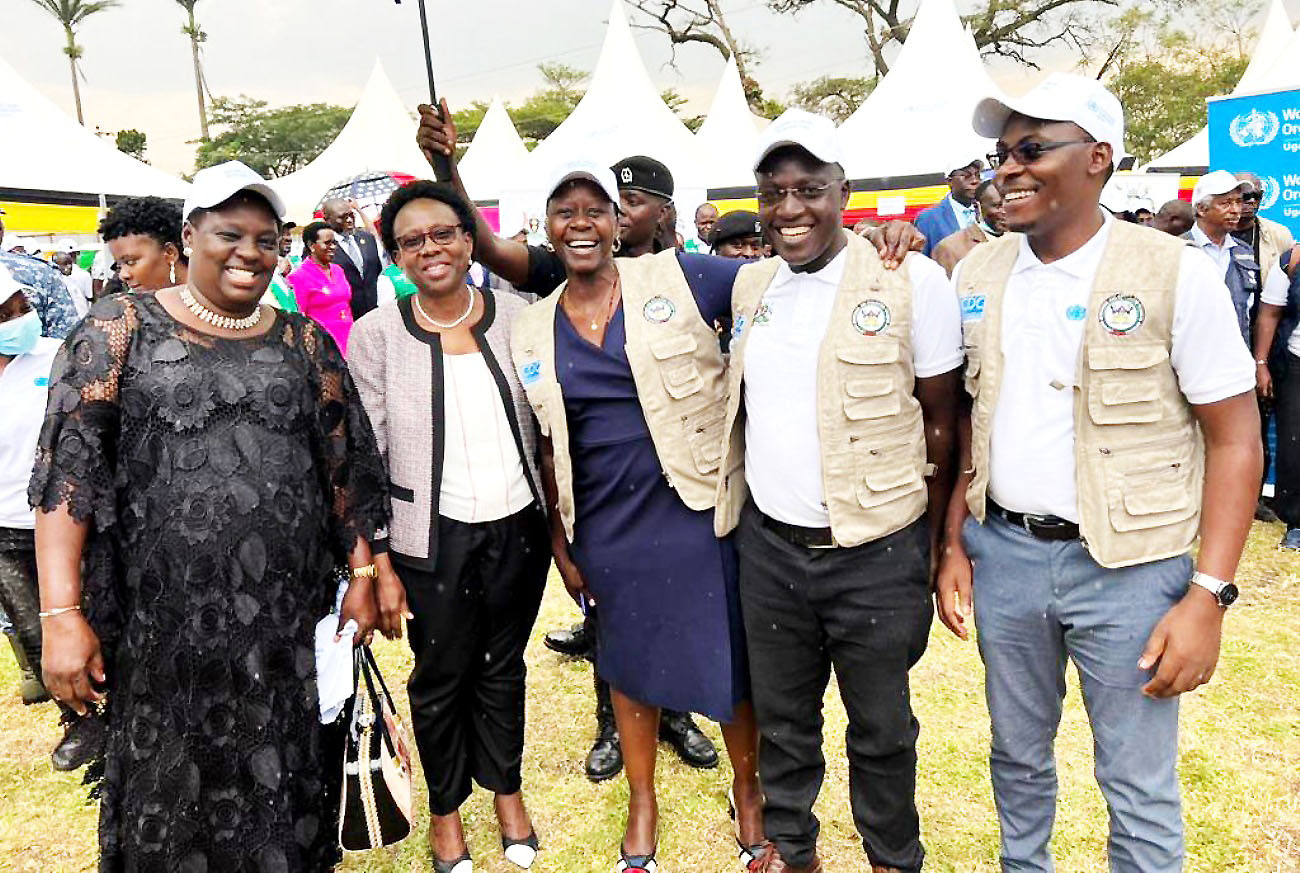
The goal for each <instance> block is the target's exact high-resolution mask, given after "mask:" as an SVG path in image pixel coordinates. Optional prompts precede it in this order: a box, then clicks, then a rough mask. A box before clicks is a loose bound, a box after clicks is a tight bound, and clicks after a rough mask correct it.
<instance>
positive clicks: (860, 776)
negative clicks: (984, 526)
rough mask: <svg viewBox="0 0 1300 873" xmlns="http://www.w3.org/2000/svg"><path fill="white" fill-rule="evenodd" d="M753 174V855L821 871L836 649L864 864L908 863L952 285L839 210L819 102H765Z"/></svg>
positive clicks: (749, 508) (954, 354)
mask: <svg viewBox="0 0 1300 873" xmlns="http://www.w3.org/2000/svg"><path fill="white" fill-rule="evenodd" d="M755 178H756V182H757V186H758V202H759V216H760V219H761V224H762V230H763V232H764V233H765V235H766V237H767V239H768V240H769V241H770V242H771V244H772V247H773V249H774V251H775V254H776V255H777V257H775V258H771V259H768V260H766V261H759V262H756V263H753V264H747V265H746V266H744V267H742V268H741V270H740V273H739V274H738V275H737V277H736V283H735V286H734V289H733V294H732V319H733V327H732V343H731V363H730V372H729V379H728V394H727V398H728V400H727V407H726V418H725V419H724V424H723V428H724V430H723V434H724V439H725V440H726V442H725V444H724V445H725V448H724V452H723V466H722V468H721V472H722V474H723V475H722V477H721V478H720V481H719V486H718V499H717V511H716V522H717V529H716V530H717V533H718V534H719V535H723V534H726V533H728V532H730V531H731V530H733V529H736V528H737V525H739V528H738V533H737V541H736V544H737V551H738V553H739V558H740V562H739V569H740V580H739V587H740V600H741V606H742V610H743V613H744V620H745V633H746V636H747V640H748V652H749V661H750V669H751V675H752V682H753V694H754V707H755V711H756V714H757V718H758V726H759V732H760V747H759V773H760V777H761V782H762V785H763V793H764V798H765V804H764V827H765V829H766V831H767V835H768V838H769V840H770V842H769V843H768V844H767V845H766V846H765V847H764V850H763V852H762V854H761V856H760V859H759V864H760V866H759V867H758V869H760V870H764V871H768V873H783V871H788V873H817V871H820V870H821V869H822V867H821V861H820V860H819V859H818V857H817V852H816V848H817V836H818V831H819V827H820V826H819V823H818V821H817V817H816V816H815V815H814V814H813V811H812V805H813V802H814V800H815V799H816V797H817V794H818V792H819V790H820V788H821V782H822V777H823V774H824V772H825V759H824V757H823V754H822V715H821V707H822V699H823V696H824V694H825V692H826V686H827V683H828V681H829V678H830V672H831V670H832V669H834V671H835V674H836V676H837V678H838V681H839V688H840V694H841V697H842V699H843V701H844V707H845V709H846V710H847V713H848V717H849V729H848V736H847V744H848V750H847V751H848V757H849V794H850V798H851V801H852V809H853V818H854V822H855V824H856V825H857V828H858V832H859V833H860V834H861V835H862V840H863V845H864V847H865V849H866V853H867V855H868V858H869V859H870V864H871V869H872V870H875V871H918V870H920V869H921V863H922V859H923V857H924V852H923V850H922V848H921V841H920V822H919V817H918V814H917V810H916V803H915V789H916V745H915V744H916V738H917V733H918V727H917V723H916V719H915V717H914V716H913V714H912V709H911V705H910V701H909V689H908V671H909V669H910V668H911V667H912V665H914V664H915V663H916V662H917V660H919V659H920V657H921V654H922V653H923V652H924V651H925V646H926V640H927V637H928V633H929V628H930V623H931V619H932V615H933V612H932V606H931V604H930V580H931V577H932V572H933V571H932V561H931V555H932V549H933V539H934V536H935V535H937V533H938V531H939V529H940V524H941V521H942V518H943V511H944V507H945V505H946V502H947V499H948V495H949V490H950V487H951V482H952V475H953V467H952V462H953V460H954V458H953V451H952V450H953V446H954V434H953V427H954V424H955V420H956V399H957V392H958V372H959V369H960V366H961V362H962V355H961V324H960V318H959V315H958V311H957V305H956V304H957V301H956V299H955V298H954V297H953V295H952V293H951V290H950V289H949V287H948V283H947V277H946V276H945V275H944V272H943V270H942V269H941V268H940V267H939V266H938V265H937V264H935V263H934V262H933V261H930V260H929V259H927V258H925V257H922V256H920V255H915V254H913V255H910V256H908V257H907V258H906V259H905V260H904V261H903V264H902V268H901V269H898V270H897V271H891V270H889V269H887V267H886V264H885V263H884V262H882V260H881V258H880V257H879V256H878V255H877V252H876V248H875V246H873V245H872V244H871V243H869V242H867V241H866V240H864V239H863V238H862V237H859V236H856V235H855V234H853V233H851V232H850V231H848V230H846V229H845V228H844V227H843V226H842V216H843V210H844V208H845V206H846V205H847V202H848V196H849V186H848V182H847V181H846V180H845V177H844V170H843V167H842V166H841V164H840V154H839V146H838V143H837V139H836V135H835V126H834V124H833V123H832V122H831V121H830V120H829V119H826V118H823V117H821V116H816V115H812V114H810V113H807V112H803V111H802V110H797V109H792V110H789V111H787V112H786V113H785V114H783V115H782V116H781V117H780V118H778V119H777V120H776V121H774V122H773V123H772V124H771V125H770V126H769V127H768V128H767V130H766V131H764V135H763V138H762V140H761V145H760V151H759V153H758V156H757V159H756V161H755ZM927 504H928V506H929V512H928V518H927Z"/></svg>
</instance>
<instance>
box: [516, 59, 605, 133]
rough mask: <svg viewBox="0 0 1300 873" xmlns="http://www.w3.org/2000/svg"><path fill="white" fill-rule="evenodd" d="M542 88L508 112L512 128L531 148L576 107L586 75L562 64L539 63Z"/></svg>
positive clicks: (582, 91)
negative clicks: (512, 123)
mask: <svg viewBox="0 0 1300 873" xmlns="http://www.w3.org/2000/svg"><path fill="white" fill-rule="evenodd" d="M537 71H538V72H539V73H541V74H542V87H541V88H539V89H538V90H537V91H534V92H533V94H532V95H531V96H529V97H528V99H526V100H524V102H523V103H521V104H520V105H519V106H518V108H516V109H511V110H508V111H509V113H510V118H511V120H512V121H514V123H515V129H516V130H518V131H519V136H520V138H521V139H523V141H524V145H526V146H528V147H529V148H532V147H533V146H535V145H537V143H539V142H541V141H542V140H544V139H546V137H548V136H550V135H551V132H552V131H554V130H555V128H557V127H559V126H560V125H561V124H562V123H563V122H564V119H566V118H568V117H569V114H570V113H572V112H573V110H574V109H575V108H576V107H577V105H578V101H580V100H581V99H582V95H583V94H585V93H586V89H585V88H584V87H583V85H584V84H585V83H586V81H587V77H588V74H587V73H584V72H582V71H581V70H575V69H574V68H573V67H570V66H566V65H565V64H538V65H537Z"/></svg>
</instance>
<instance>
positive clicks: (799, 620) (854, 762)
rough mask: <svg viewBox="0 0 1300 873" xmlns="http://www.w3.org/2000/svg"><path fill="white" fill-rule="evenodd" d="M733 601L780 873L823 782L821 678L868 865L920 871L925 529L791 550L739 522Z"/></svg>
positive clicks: (810, 837)
mask: <svg viewBox="0 0 1300 873" xmlns="http://www.w3.org/2000/svg"><path fill="white" fill-rule="evenodd" d="M737 551H738V552H739V555H740V601H741V606H742V608H743V609H744V614H745V633H746V634H747V635H748V641H749V643H748V647H749V665H750V671H751V673H752V675H753V682H754V708H755V710H756V713H757V715H758V728H759V733H760V745H759V753H758V767H759V775H760V777H761V778H762V783H763V794H764V796H765V798H766V802H765V805H764V815H763V823H764V825H765V827H766V828H767V836H768V838H769V839H771V840H772V841H773V842H775V843H776V845H777V848H778V849H780V850H781V854H782V856H784V858H785V859H786V861H787V862H789V863H792V864H797V865H803V864H808V863H811V861H812V858H813V853H814V850H815V849H816V845H817V836H818V833H819V831H820V827H821V826H820V823H819V822H818V820H817V816H815V815H814V814H813V811H812V807H813V802H814V801H815V800H816V799H817V795H818V793H819V792H820V791H821V785H822V779H823V777H824V776H825V772H826V761H825V758H824V757H823V755H822V724H823V718H822V700H823V698H824V696H825V693H826V686H827V683H828V682H829V681H830V671H831V668H832V667H834V669H835V676H836V678H837V680H838V681H839V688H840V697H841V698H842V700H843V701H844V708H845V710H846V711H847V713H848V717H849V727H848V732H847V743H848V757H849V799H850V802H851V804H852V807H853V821H854V824H855V825H856V826H857V829H858V833H859V834H860V835H861V836H862V844H863V848H864V849H865V850H866V852H867V856H868V858H870V860H871V863H872V864H878V865H883V866H886V867H896V868H898V869H899V870H904V871H914V870H920V869H921V862H922V860H923V859H924V857H925V850H924V849H923V848H922V847H921V833H920V820H919V817H918V815H917V811H916V738H917V734H918V732H919V726H918V724H917V721H916V718H915V716H914V715H913V714H912V705H911V699H910V690H909V686H908V679H907V673H908V670H909V669H910V668H911V667H912V665H914V664H915V663H916V662H917V661H918V660H920V658H921V655H922V654H923V653H924V652H925V646H926V641H927V639H928V636H929V631H930V622H931V619H932V617H933V607H932V606H931V601H930V591H929V578H928V574H929V567H930V541H929V533H928V528H927V525H926V523H925V521H924V520H921V521H917V522H916V523H914V524H912V525H909V526H908V527H906V528H904V529H903V530H901V531H898V532H897V533H894V534H890V535H889V536H887V537H882V538H881V539H878V540H875V541H873V542H869V543H864V544H863V545H860V546H855V547H853V548H846V549H810V548H804V547H802V546H796V545H793V544H791V543H790V542H788V541H787V540H785V539H783V538H781V537H780V536H778V535H777V534H775V533H773V532H772V531H771V530H769V529H767V528H766V527H764V526H763V524H762V516H761V515H760V514H759V512H758V510H757V509H755V508H754V506H753V504H752V503H751V504H750V505H748V506H747V507H746V508H745V511H744V513H743V515H742V517H741V522H740V531H739V534H738V539H737Z"/></svg>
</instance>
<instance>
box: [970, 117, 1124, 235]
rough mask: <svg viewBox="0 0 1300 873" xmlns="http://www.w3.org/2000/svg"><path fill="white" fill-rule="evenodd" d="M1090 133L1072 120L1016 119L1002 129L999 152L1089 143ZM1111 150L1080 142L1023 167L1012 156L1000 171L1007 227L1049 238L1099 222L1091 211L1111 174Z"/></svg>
mask: <svg viewBox="0 0 1300 873" xmlns="http://www.w3.org/2000/svg"><path fill="white" fill-rule="evenodd" d="M1086 139H1088V134H1087V133H1085V132H1084V131H1083V129H1082V128H1080V127H1079V126H1078V125H1076V124H1074V123H1073V122H1069V121H1043V120H1041V119H1037V118H1026V117H1025V116H1023V115H1012V116H1011V117H1010V118H1009V119H1007V123H1006V124H1005V125H1004V126H1003V128H1002V136H1001V137H1000V138H999V139H998V148H999V149H1005V148H1008V147H1015V146H1017V145H1021V144H1022V143H1029V142H1039V143H1054V142H1071V143H1074V142H1075V141H1076V140H1086ZM1110 169H1111V149H1110V146H1109V145H1107V144H1105V143H1097V142H1080V143H1077V144H1073V145H1067V146H1063V147H1061V148H1054V149H1051V150H1050V151H1045V152H1043V154H1042V155H1041V156H1039V158H1038V160H1036V161H1032V162H1030V163H1027V164H1022V163H1020V161H1019V160H1018V159H1017V158H1015V157H1014V156H1008V157H1007V159H1006V160H1005V161H1003V162H1002V163H1001V164H1000V165H999V166H998V168H997V175H996V176H995V177H994V178H995V179H996V184H997V187H998V190H999V191H1000V192H1001V193H1002V203H1003V207H1004V208H1005V209H1006V213H1007V227H1008V228H1009V229H1011V230H1013V231H1016V232H1018V233H1025V234H1028V235H1029V236H1030V237H1031V238H1034V237H1040V238H1043V239H1047V238H1050V237H1051V236H1053V235H1054V234H1056V233H1058V232H1059V231H1061V229H1063V228H1066V227H1072V226H1073V225H1074V224H1076V223H1080V222H1082V223H1088V222H1090V221H1092V220H1093V219H1094V218H1095V209H1094V208H1093V207H1094V206H1095V205H1096V204H1097V202H1098V201H1099V199H1100V197H1101V189H1102V186H1103V185H1104V184H1105V183H1106V179H1107V178H1108V177H1109V175H1110Z"/></svg>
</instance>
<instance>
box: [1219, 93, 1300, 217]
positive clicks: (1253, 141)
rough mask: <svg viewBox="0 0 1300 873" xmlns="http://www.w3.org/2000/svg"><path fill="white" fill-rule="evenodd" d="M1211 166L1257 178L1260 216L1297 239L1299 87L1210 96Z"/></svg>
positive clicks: (1298, 208)
mask: <svg viewBox="0 0 1300 873" xmlns="http://www.w3.org/2000/svg"><path fill="white" fill-rule="evenodd" d="M1210 169H1212V170H1228V171H1230V172H1233V173H1254V174H1255V175H1256V176H1259V178H1260V181H1262V182H1263V183H1264V199H1263V200H1262V201H1261V202H1260V209H1259V214H1260V215H1262V216H1264V217H1265V218H1271V219H1273V220H1274V221H1276V222H1279V223H1281V224H1284V225H1286V226H1287V227H1288V228H1290V229H1291V233H1292V234H1294V235H1295V236H1296V237H1297V238H1300V90H1297V91H1277V92H1275V93H1272V94H1257V95H1255V96H1252V97H1222V98H1215V99H1213V100H1211V101H1210Z"/></svg>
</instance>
